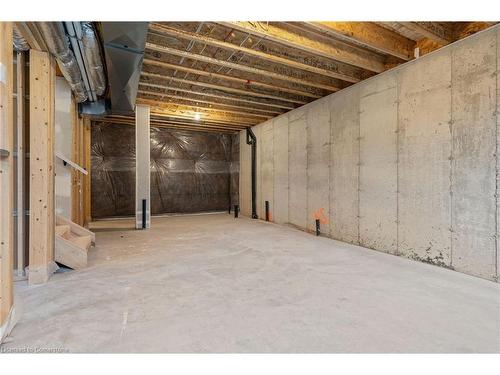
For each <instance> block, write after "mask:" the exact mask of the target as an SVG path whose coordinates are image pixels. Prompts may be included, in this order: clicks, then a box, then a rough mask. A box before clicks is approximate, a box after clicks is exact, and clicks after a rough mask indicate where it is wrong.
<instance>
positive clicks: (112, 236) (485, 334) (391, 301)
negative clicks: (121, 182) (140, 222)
mask: <svg viewBox="0 0 500 375" xmlns="http://www.w3.org/2000/svg"><path fill="white" fill-rule="evenodd" d="M97 243H98V246H97V247H96V248H95V249H92V252H91V260H90V266H89V267H88V268H87V269H85V270H81V271H72V272H66V273H62V274H56V275H54V276H53V277H52V278H51V280H50V281H49V283H48V284H46V285H43V286H38V287H26V286H25V285H22V284H19V283H18V285H17V299H18V301H20V302H22V309H23V313H22V316H21V319H20V321H19V322H18V324H17V326H16V327H15V328H14V330H13V332H12V334H11V336H10V338H8V341H7V343H5V344H4V347H5V348H7V349H8V348H23V347H30V348H37V347H42V348H64V349H65V350H68V351H71V352H500V284H496V283H493V282H489V281H486V280H482V279H479V278H475V277H471V276H467V275H464V274H461V273H458V272H453V271H450V270H447V269H443V268H438V267H435V266H431V265H427V264H422V263H418V262H415V261H411V260H408V259H404V258H399V257H396V256H392V255H388V254H384V253H380V252H376V251H373V250H368V249H364V248H361V247H357V246H352V245H347V244H344V243H341V242H337V241H333V240H330V239H327V238H317V237H315V236H313V235H311V234H307V233H304V232H301V231H298V230H295V229H292V228H287V227H283V226H278V225H274V224H269V223H265V222H262V221H254V220H250V219H246V218H240V219H234V218H232V217H231V216H229V215H227V214H217V215H200V216H177V217H170V218H157V219H153V225H152V229H151V230H149V231H134V230H114V231H105V232H98V233H97Z"/></svg>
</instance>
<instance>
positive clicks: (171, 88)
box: [140, 81, 295, 114]
mask: <svg viewBox="0 0 500 375" xmlns="http://www.w3.org/2000/svg"><path fill="white" fill-rule="evenodd" d="M140 85H142V86H145V87H151V88H155V89H160V90H162V91H164V92H166V91H174V92H183V93H187V94H191V95H195V96H201V97H208V98H217V99H216V100H217V101H218V102H219V101H220V100H225V101H229V102H238V103H245V104H246V103H248V104H252V105H258V106H261V107H260V108H261V109H262V110H263V111H266V112H271V113H276V114H281V113H283V112H284V111H283V110H288V109H294V108H295V107H294V106H293V105H289V104H276V102H270V101H267V102H265V101H259V100H258V99H251V98H246V97H243V96H236V95H228V94H225V95H223V93H216V92H214V91H209V90H203V91H202V90H199V91H196V90H189V89H184V88H181V87H177V86H173V85H168V86H167V85H158V84H155V83H148V82H144V81H141V82H140ZM221 103H222V102H221ZM266 107H267V108H266ZM274 108H279V109H281V110H275V109H274ZM273 111H274V112H273Z"/></svg>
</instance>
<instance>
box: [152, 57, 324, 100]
mask: <svg viewBox="0 0 500 375" xmlns="http://www.w3.org/2000/svg"><path fill="white" fill-rule="evenodd" d="M144 63H145V64H146V65H156V66H159V67H162V68H167V69H174V70H180V71H183V72H187V73H191V74H196V75H199V76H203V77H208V78H211V79H212V78H215V79H221V80H225V81H231V82H236V83H239V84H242V85H244V86H245V87H246V88H252V87H253V86H256V87H263V88H266V89H269V90H272V91H282V92H287V93H290V94H295V95H300V96H306V97H309V98H314V99H318V98H321V96H320V95H317V94H313V93H311V92H308V91H303V90H296V89H291V88H288V87H283V86H282V85H278V84H275V85H271V84H267V83H264V82H259V81H255V80H248V79H244V78H239V77H233V76H229V75H225V74H218V73H211V72H207V71H206V70H201V69H193V68H188V67H186V66H183V65H178V64H171V63H168V62H165V61H158V60H152V59H144Z"/></svg>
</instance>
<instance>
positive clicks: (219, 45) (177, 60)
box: [120, 21, 492, 132]
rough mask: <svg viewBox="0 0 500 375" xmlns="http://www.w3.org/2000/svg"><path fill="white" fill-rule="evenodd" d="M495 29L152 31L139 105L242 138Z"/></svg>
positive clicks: (261, 25) (184, 25) (176, 121)
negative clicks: (255, 127) (265, 124)
mask: <svg viewBox="0 0 500 375" xmlns="http://www.w3.org/2000/svg"><path fill="white" fill-rule="evenodd" d="M491 24H492V23H488V22H477V23H473V22H329V21H323V22H322V21H318V22H316V21H310V22H309V21H307V22H156V23H151V24H150V26H149V27H150V29H149V34H148V38H147V43H146V51H145V59H144V63H143V67H142V72H141V78H140V83H139V85H140V86H139V87H140V88H139V92H138V97H137V99H136V101H137V103H142V104H149V105H150V106H151V109H152V117H151V118H152V121H155V122H156V123H157V124H160V125H165V124H168V125H165V126H176V127H178V128H179V129H181V128H182V129H190V128H192V129H193V130H200V129H208V130H209V131H229V132H231V131H237V130H241V129H245V128H246V127H249V126H252V125H255V124H257V123H261V122H263V121H265V120H267V119H269V118H272V117H274V116H276V115H280V114H282V113H286V112H287V111H289V110H292V109H294V108H297V107H299V106H301V105H304V104H307V103H309V102H311V101H312V100H314V99H318V98H321V97H324V96H325V95H328V94H329V93H332V92H335V91H338V90H341V89H344V88H346V87H348V86H349V85H351V84H352V83H357V82H359V81H362V80H364V79H367V78H370V77H373V76H374V75H376V74H378V73H381V72H383V71H385V70H387V69H390V68H392V67H394V66H397V65H399V64H401V63H403V62H405V61H410V60H412V59H413V58H415V55H417V56H421V55H423V54H425V53H428V52H431V51H433V50H436V49H437V48H440V47H441V46H443V45H446V44H449V43H451V42H453V41H455V40H458V39H460V38H462V37H464V36H467V35H470V34H471V33H474V32H477V31H479V30H482V29H483V28H486V27H488V26H490V25H491ZM120 121H128V122H130V121H132V120H130V119H126V120H124V119H120ZM160 125H158V126H160Z"/></svg>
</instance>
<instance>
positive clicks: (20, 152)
mask: <svg viewBox="0 0 500 375" xmlns="http://www.w3.org/2000/svg"><path fill="white" fill-rule="evenodd" d="M16 56H17V63H16V74H17V77H16V81H17V89H16V95H17V96H16V106H17V111H16V116H17V121H16V124H17V275H18V276H20V277H22V276H24V266H25V259H24V251H25V250H24V249H25V240H24V238H25V216H24V211H25V209H24V199H25V191H24V186H25V185H24V175H25V155H24V138H25V136H24V134H25V133H24V127H25V116H24V109H25V94H26V90H25V54H24V52H17V54H16Z"/></svg>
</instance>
